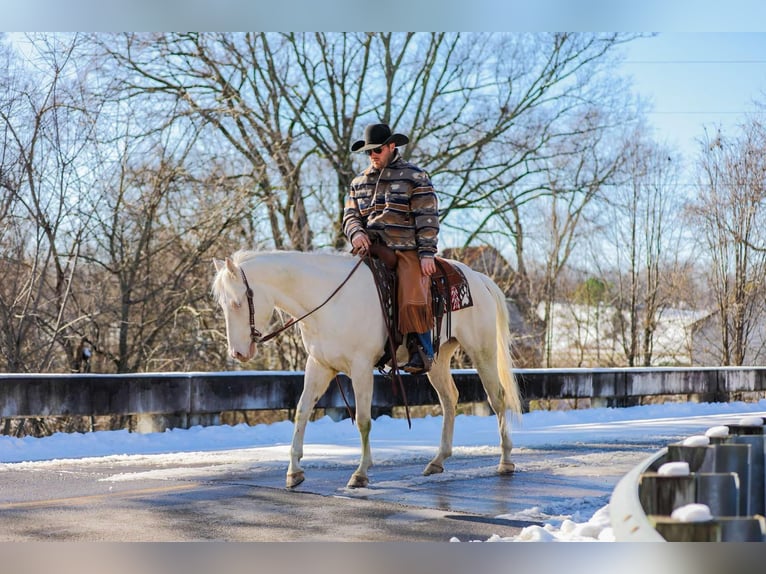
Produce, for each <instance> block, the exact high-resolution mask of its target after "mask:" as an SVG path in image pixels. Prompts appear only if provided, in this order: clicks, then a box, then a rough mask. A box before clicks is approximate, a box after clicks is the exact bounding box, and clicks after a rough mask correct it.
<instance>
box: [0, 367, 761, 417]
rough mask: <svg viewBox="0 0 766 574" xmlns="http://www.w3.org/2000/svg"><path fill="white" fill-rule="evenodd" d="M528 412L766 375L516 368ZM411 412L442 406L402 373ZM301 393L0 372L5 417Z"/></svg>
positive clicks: (463, 384)
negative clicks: (415, 407) (433, 405)
mask: <svg viewBox="0 0 766 574" xmlns="http://www.w3.org/2000/svg"><path fill="white" fill-rule="evenodd" d="M514 373H515V374H516V377H517V379H518V381H519V385H520V387H521V391H522V395H523V398H524V405H525V407H526V408H527V409H530V410H532V409H536V408H542V409H545V408H559V407H564V408H587V407H592V406H598V407H627V406H635V405H640V404H646V403H648V402H658V401H659V402H661V401H662V400H664V398H668V397H671V398H673V399H674V400H679V399H680V400H695V401H699V402H721V401H724V402H725V401H730V400H755V399H759V398H764V397H766V368H757V367H739V368H738V367H729V368H630V369H628V368H624V369H623V368H613V369H517V370H515V371H514ZM452 374H453V378H454V379H455V383H456V385H457V387H458V391H459V393H460V399H459V401H460V402H476V401H483V400H485V398H486V397H485V394H484V389H483V388H482V386H481V383H480V381H479V378H478V376H477V374H476V371H475V370H473V369H465V370H454V371H453V372H452ZM375 377H376V382H375V390H374V394H373V407H374V408H375V409H378V410H380V411H381V412H386V410H388V409H390V408H392V407H395V406H403V405H404V401H403V396H402V395H401V393H400V392H399V391H398V389H396V388H395V387H394V386H393V385H392V384H391V382H390V380H388V379H386V378H384V377H382V376H380V375H375ZM402 380H403V382H404V387H405V395H406V399H407V402H408V403H409V404H410V405H432V404H438V401H437V397H436V393H435V391H434V390H433V389H432V388H431V386H430V384H428V382H427V381H426V379H425V377H423V376H417V377H413V376H411V375H407V374H403V377H402ZM340 381H341V386H342V388H343V393H341V392H340V390H339V389H338V387H337V385H335V384H334V383H331V384H330V386H329V388H328V390H327V392H326V393H325V394H324V396H323V397H322V398H321V399H320V400H319V403H318V404H317V406H318V407H320V408H344V407H345V403H344V401H343V395H344V394H345V396H347V397H349V398H350V400H353V392H352V389H351V384H350V381H349V379H348V378H347V377H345V376H344V375H341V376H340ZM302 387H303V373H302V372H299V371H298V372H279V371H230V372H211V373H205V372H190V373H142V374H121V375H100V374H85V375H82V374H73V375H69V374H13V373H5V374H0V418H2V417H38V416H68V415H110V414H115V415H131V414H177V413H184V414H186V415H188V416H191V417H194V416H195V415H206V414H214V413H218V412H221V411H225V410H274V409H292V408H295V405H296V404H297V401H298V397H299V396H300V393H301V390H302Z"/></svg>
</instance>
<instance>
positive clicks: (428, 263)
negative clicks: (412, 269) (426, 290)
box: [420, 257, 436, 277]
mask: <svg viewBox="0 0 766 574" xmlns="http://www.w3.org/2000/svg"><path fill="white" fill-rule="evenodd" d="M420 271H421V272H422V273H423V275H425V276H426V277H430V276H431V275H433V274H434V273H436V262H435V261H434V258H433V257H423V259H421V260H420Z"/></svg>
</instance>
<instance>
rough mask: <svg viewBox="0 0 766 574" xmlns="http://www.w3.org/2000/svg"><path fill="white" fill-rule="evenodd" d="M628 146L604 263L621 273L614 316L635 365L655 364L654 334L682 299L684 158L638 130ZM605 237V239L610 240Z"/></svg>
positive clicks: (606, 203) (612, 202) (609, 201)
mask: <svg viewBox="0 0 766 574" xmlns="http://www.w3.org/2000/svg"><path fill="white" fill-rule="evenodd" d="M631 142H632V143H631V145H630V147H629V148H628V150H627V151H626V165H625V169H624V173H625V181H624V183H623V184H622V185H620V186H617V187H616V188H615V193H613V194H611V195H609V196H608V197H604V200H603V201H602V202H601V205H602V206H603V207H604V211H603V213H604V214H605V215H606V216H608V217H609V219H608V220H606V221H604V222H603V233H601V234H599V235H598V241H599V242H600V245H601V247H599V248H598V249H599V251H602V252H603V249H604V248H603V245H604V244H606V245H608V252H609V253H610V254H613V256H612V257H604V258H602V261H605V262H608V263H606V264H604V263H601V264H599V268H600V269H602V271H603V272H604V273H608V274H614V276H615V277H616V281H615V291H614V299H613V301H612V304H613V305H614V306H615V307H616V309H615V311H616V312H615V315H614V322H615V326H616V331H617V334H618V336H619V340H620V344H621V345H622V348H623V352H624V355H625V360H626V362H627V364H628V365H629V366H636V365H643V366H650V365H651V364H652V359H653V348H654V336H655V332H656V329H657V325H658V322H659V321H660V319H661V318H662V315H663V313H664V312H665V311H666V310H667V309H668V308H669V307H671V306H673V305H675V304H677V303H678V302H679V300H680V297H679V296H678V292H677V291H676V290H675V289H674V285H675V284H676V280H675V279H676V277H677V275H678V272H679V270H681V269H682V268H683V267H684V265H685V264H684V261H683V259H684V255H683V250H682V249H681V248H680V245H681V241H682V239H684V229H685V227H684V225H683V224H682V222H681V219H680V218H681V214H682V213H683V211H684V208H685V206H684V201H685V198H684V194H683V193H679V187H678V184H679V174H680V162H679V160H678V158H677V157H674V156H673V153H672V152H671V151H670V150H668V149H667V147H665V146H661V145H659V144H656V143H654V142H651V141H649V140H647V139H646V138H645V137H642V136H641V132H640V131H637V132H635V134H634V136H633V137H632V138H631ZM604 242H605V243H604Z"/></svg>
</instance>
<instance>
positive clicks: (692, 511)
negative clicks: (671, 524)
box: [670, 503, 713, 522]
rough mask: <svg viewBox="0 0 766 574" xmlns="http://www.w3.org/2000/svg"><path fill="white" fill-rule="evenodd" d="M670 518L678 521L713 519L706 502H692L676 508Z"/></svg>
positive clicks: (706, 520) (705, 520)
mask: <svg viewBox="0 0 766 574" xmlns="http://www.w3.org/2000/svg"><path fill="white" fill-rule="evenodd" d="M670 518H672V519H673V520H678V521H680V522H708V521H710V520H713V514H712V513H711V512H710V508H709V507H708V505H707V504H698V503H692V504H686V505H684V506H680V507H678V508H676V509H675V510H674V511H673V512H672V513H671V515H670Z"/></svg>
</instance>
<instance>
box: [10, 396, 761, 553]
mask: <svg viewBox="0 0 766 574" xmlns="http://www.w3.org/2000/svg"><path fill="white" fill-rule="evenodd" d="M764 415H766V400H761V401H759V402H750V403H745V402H732V403H666V404H658V405H647V406H639V407H628V408H591V409H581V410H567V411H533V412H530V413H526V414H524V415H523V417H522V420H521V421H520V422H517V423H514V428H513V441H514V448H521V449H524V448H527V449H533V448H541V447H545V446H550V445H556V446H559V447H561V446H562V445H564V446H565V445H567V444H571V445H577V444H578V443H582V442H586V441H588V442H596V441H601V442H603V443H612V444H615V443H617V444H619V443H624V442H630V441H650V442H651V443H655V442H656V444H657V450H659V449H661V448H663V447H664V446H667V444H669V443H670V442H674V441H679V440H683V437H687V436H688V437H691V436H693V435H697V437H696V438H695V439H694V440H695V441H697V440H699V439H700V438H703V439H704V438H706V437H707V436H720V434H721V433H723V432H724V429H725V430H726V431H727V432H728V429H727V427H726V426H725V425H726V424H732V423H736V422H737V421H742V420H750V421H751V422H752V423H755V422H756V421H757V420H760V421H761V422H762V421H763V419H762V418H760V417H762V416H764ZM441 423H442V419H441V417H439V416H431V417H425V418H423V419H414V420H413V426H415V425H417V433H416V434H413V432H412V430H411V429H409V427H408V425H407V421H406V420H404V419H392V418H389V417H385V416H384V417H379V418H378V419H376V420H375V421H374V422H373V430H372V434H371V446H372V450H373V455H374V456H375V458H376V460H385V461H386V462H392V461H393V462H395V461H397V460H412V459H413V458H426V457H430V456H431V455H432V454H433V449H434V447H435V445H438V443H439V437H440V433H441ZM350 424H351V423H350V422H349V421H348V420H346V421H341V422H335V421H333V420H332V419H330V418H329V417H324V418H322V419H320V420H317V421H314V422H311V423H309V427H308V432H307V439H306V445H305V456H304V460H306V461H308V460H313V461H322V463H323V464H348V465H352V464H356V462H357V461H358V456H359V443H358V441H359V438H358V433H357V432H356V430H354V431H351V432H350V431H349V425H350ZM703 429H708V430H707V431H704V430H703ZM292 431H293V424H292V422H289V421H283V422H277V423H273V424H259V425H254V426H247V425H244V424H240V425H236V426H215V427H199V426H198V427H193V428H190V429H172V430H167V431H165V432H162V433H148V434H137V433H130V432H128V431H127V430H119V431H99V432H92V433H85V434H77V433H73V434H65V433H57V434H54V435H52V436H50V437H45V438H34V437H24V438H15V437H8V436H0V475H2V472H3V470H7V469H9V468H11V467H12V468H14V469H20V468H22V469H29V470H30V471H32V470H34V469H35V468H40V467H43V466H45V465H51V464H56V463H57V462H60V461H61V460H62V459H78V463H80V464H87V463H88V461H100V462H103V461H104V460H105V459H113V460H115V461H125V460H131V458H134V459H136V460H138V459H141V458H146V457H152V461H153V462H154V463H156V464H155V465H154V468H156V470H154V471H152V473H153V474H152V477H153V478H158V479H162V478H168V479H169V478H173V476H172V473H173V472H178V470H177V469H165V468H163V466H164V465H163V462H168V463H169V462H172V461H173V460H178V459H179V458H182V459H183V460H184V461H186V462H189V461H195V460H198V461H199V462H200V463H205V462H210V461H211V460H216V461H222V462H225V463H226V464H237V463H238V462H240V463H243V464H247V465H253V464H264V465H283V466H285V467H286V465H287V461H288V458H289V449H290V441H291V439H292ZM703 432H704V434H705V437H700V436H699V435H700V434H701V433H703ZM454 436H455V442H454V447H455V452H456V453H458V452H461V453H464V454H473V453H481V454H486V453H487V452H495V450H496V449H497V425H496V420H495V417H494V416H472V415H460V416H458V417H457V418H456V420H455V435H454ZM603 456H604V457H605V458H604V459H603V460H602V461H601V462H602V463H603V464H609V463H610V462H612V461H610V460H608V459H609V457H610V456H611V455H610V454H608V453H607V454H604V455H603ZM592 463H593V465H598V464H599V460H593V461H592ZM682 464H685V463H682ZM686 471H687V472H688V465H687V469H686ZM183 472H185V473H188V472H190V469H189V468H186V469H184V471H183ZM477 472H478V471H477ZM145 476H146V475H145V474H144V477H145ZM110 480H114V481H119V480H130V476H129V475H124V476H121V475H119V474H118V475H115V476H113V477H111V478H110ZM578 503H581V501H578V500H572V501H571V503H570V506H568V507H567V508H561V509H557V510H558V511H559V516H558V517H557V520H556V521H550V522H549V523H546V524H545V525H544V526H529V527H526V528H524V529H523V530H522V531H521V533H520V534H519V535H518V536H516V537H511V538H503V537H499V536H493V537H492V538H490V539H489V540H487V541H486V542H525V541H535V542H557V541H578V542H582V541H590V542H596V541H613V540H614V538H613V535H612V532H611V527H610V524H609V512H608V505H607V506H604V507H602V508H599V509H596V510H594V509H592V508H590V509H587V514H586V513H584V512H583V508H582V507H581V506H578ZM547 511H548V516H550V509H547ZM526 513H527V514H528V515H529V516H530V517H535V516H536V517H539V516H541V515H542V516H546V515H545V513H543V512H541V510H540V509H539V508H536V507H533V508H530V509H528V510H527V511H526ZM501 517H502V516H501ZM515 518H519V516H515ZM538 521H539V520H538ZM453 540H456V539H453Z"/></svg>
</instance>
